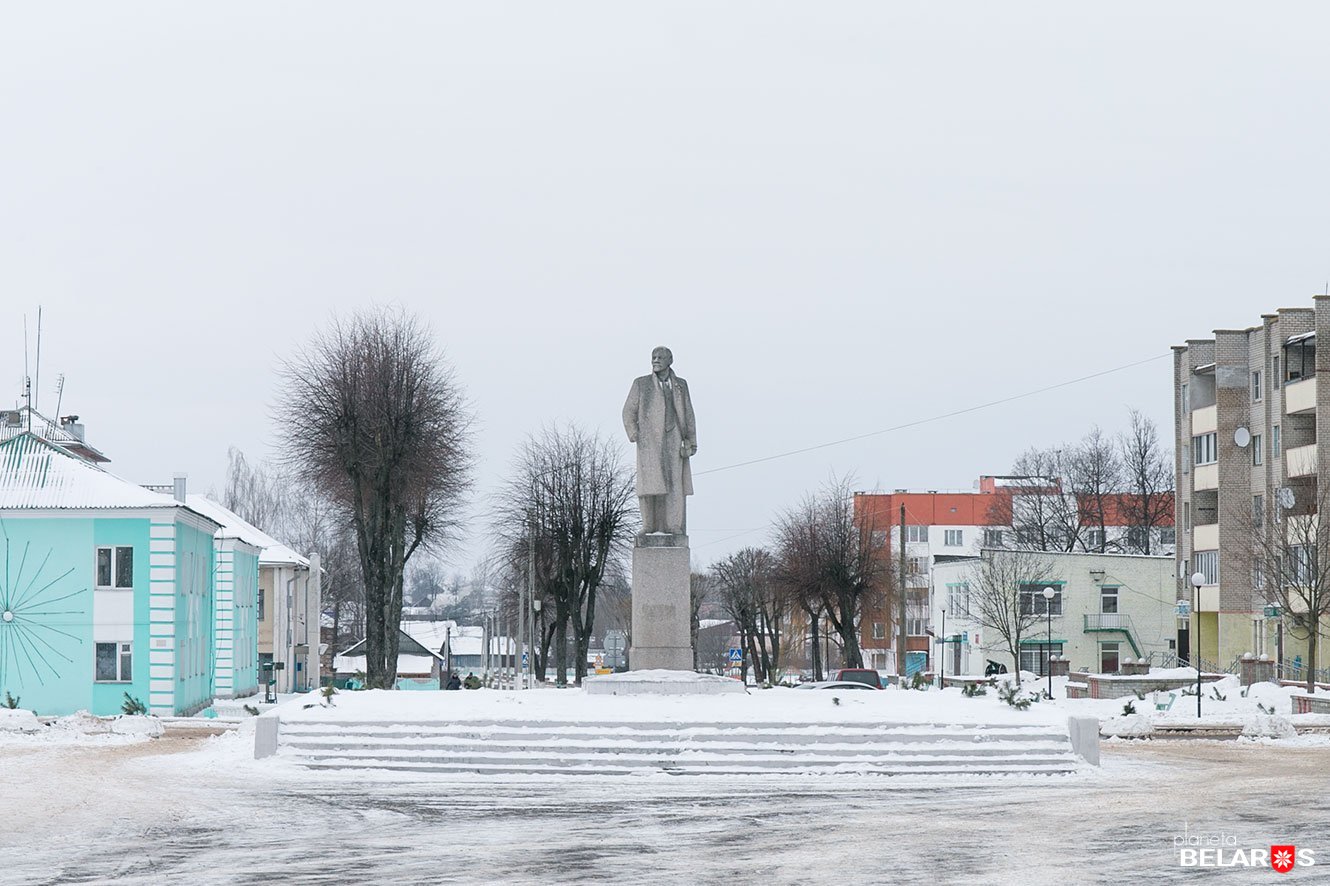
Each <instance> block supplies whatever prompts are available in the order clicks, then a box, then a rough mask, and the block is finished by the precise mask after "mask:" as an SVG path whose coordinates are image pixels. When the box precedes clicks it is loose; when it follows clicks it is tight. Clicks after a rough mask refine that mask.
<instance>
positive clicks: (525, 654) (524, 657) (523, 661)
mask: <svg viewBox="0 0 1330 886" xmlns="http://www.w3.org/2000/svg"><path fill="white" fill-rule="evenodd" d="M526 657H527V653H525V652H523V653H522V667H524V668H525V667H526Z"/></svg>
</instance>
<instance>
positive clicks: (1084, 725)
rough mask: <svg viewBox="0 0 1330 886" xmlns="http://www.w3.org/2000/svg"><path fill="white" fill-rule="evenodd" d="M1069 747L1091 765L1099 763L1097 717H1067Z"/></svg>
mask: <svg viewBox="0 0 1330 886" xmlns="http://www.w3.org/2000/svg"><path fill="white" fill-rule="evenodd" d="M1067 728H1068V730H1069V732H1070V733H1071V749H1072V750H1073V751H1075V752H1076V755H1077V756H1079V757H1080V758H1081V759H1083V760H1084V761H1085V762H1087V763H1089V764H1090V765H1091V766H1098V765H1099V718H1098V717H1068V718H1067Z"/></svg>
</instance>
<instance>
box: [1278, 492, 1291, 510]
mask: <svg viewBox="0 0 1330 886" xmlns="http://www.w3.org/2000/svg"><path fill="white" fill-rule="evenodd" d="M1276 496H1277V497H1278V498H1279V506H1280V507H1281V508H1283V509H1284V510H1286V511H1287V510H1288V509H1289V508H1291V507H1293V503H1294V498H1293V490H1292V489H1290V488H1289V487H1287V486H1281V487H1279V492H1278V493H1276Z"/></svg>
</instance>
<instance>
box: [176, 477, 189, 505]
mask: <svg viewBox="0 0 1330 886" xmlns="http://www.w3.org/2000/svg"><path fill="white" fill-rule="evenodd" d="M186 477H187V475H186V474H176V475H175V480H174V484H173V485H174V486H175V491H174V493H173V495H174V496H175V500H176V501H178V502H180V503H181V504H184V503H185V478H186Z"/></svg>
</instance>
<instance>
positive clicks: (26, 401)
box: [23, 314, 32, 431]
mask: <svg viewBox="0 0 1330 886" xmlns="http://www.w3.org/2000/svg"><path fill="white" fill-rule="evenodd" d="M23 405H24V406H26V407H27V413H28V430H29V431H31V430H32V376H30V375H28V315H27V314H24V315H23Z"/></svg>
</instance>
